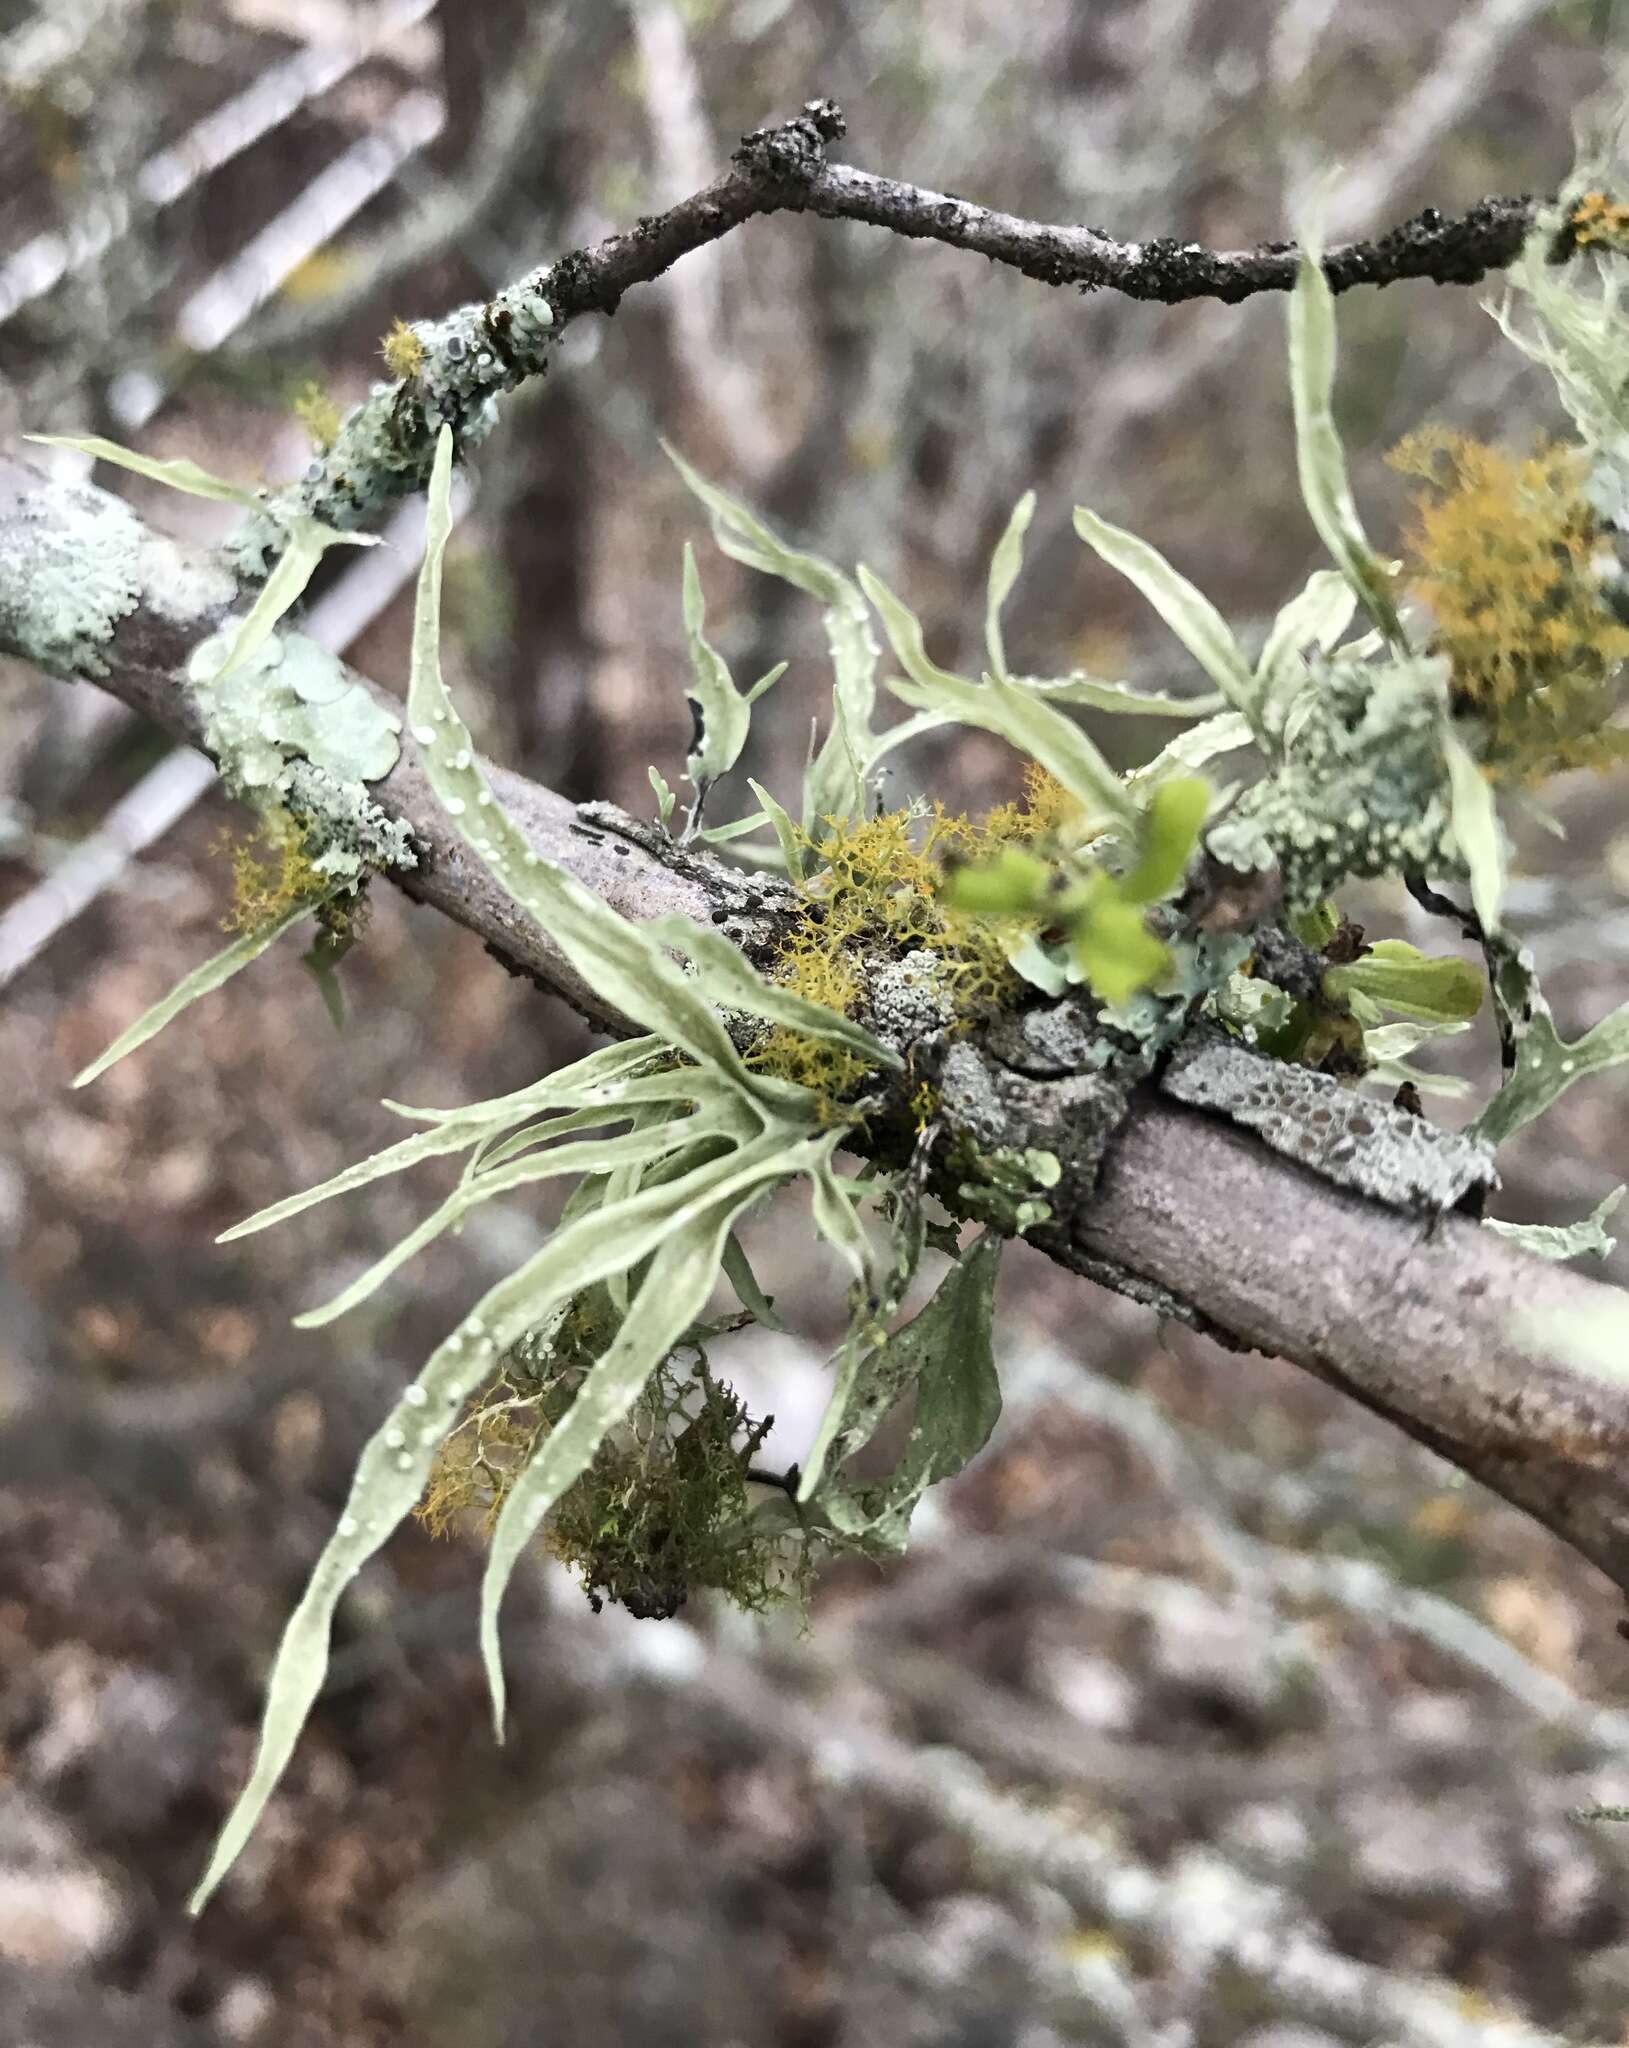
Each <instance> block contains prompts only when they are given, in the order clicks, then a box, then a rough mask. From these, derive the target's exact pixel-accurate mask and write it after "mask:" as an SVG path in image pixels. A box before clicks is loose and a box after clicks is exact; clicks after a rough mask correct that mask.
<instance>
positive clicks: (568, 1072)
mask: <svg viewBox="0 0 1629 2048" xmlns="http://www.w3.org/2000/svg"><path fill="white" fill-rule="evenodd" d="M667 1049H668V1048H667V1043H666V1041H665V1040H664V1039H661V1038H658V1037H657V1036H656V1035H655V1033H654V1032H652V1033H650V1034H648V1035H647V1036H646V1037H644V1038H624V1039H620V1040H618V1042H617V1043H616V1044H615V1045H602V1046H601V1047H600V1049H599V1051H598V1052H591V1053H587V1054H585V1055H584V1057H583V1058H582V1059H580V1060H575V1061H573V1062H572V1064H571V1065H570V1066H569V1067H561V1068H559V1069H558V1071H557V1072H555V1073H552V1074H545V1075H544V1077H543V1079H542V1080H541V1081H529V1082H528V1083H527V1084H526V1086H525V1087H524V1088H517V1089H515V1091H514V1092H513V1093H512V1094H510V1095H495V1096H493V1097H492V1098H491V1099H490V1100H489V1101H486V1102H467V1103H463V1104H461V1105H460V1106H459V1107H458V1108H457V1109H414V1108H412V1107H411V1106H410V1105H408V1104H407V1103H404V1102H392V1101H391V1099H390V1098H389V1096H386V1097H385V1098H384V1106H385V1108H386V1109H388V1110H389V1111H390V1112H391V1114H392V1115H394V1116H402V1117H407V1118H408V1119H409V1120H410V1121H411V1122H413V1123H420V1124H472V1123H473V1124H479V1123H486V1122H488V1121H490V1119H491V1118H492V1117H493V1116H495V1115H497V1114H500V1113H502V1112H506V1111H508V1110H509V1109H511V1108H512V1109H514V1111H515V1112H516V1117H517V1118H518V1117H520V1116H525V1115H528V1114H529V1113H531V1112H532V1111H534V1110H538V1111H542V1110H548V1109H580V1108H582V1107H584V1106H585V1105H587V1104H589V1103H593V1102H599V1101H608V1100H611V1099H612V1098H610V1097H602V1096H601V1095H599V1094H598V1093H597V1092H595V1091H597V1090H598V1089H599V1088H602V1087H605V1086H608V1085H609V1084H610V1083H612V1082H621V1081H625V1080H626V1079H627V1078H628V1077H629V1076H630V1075H635V1074H637V1073H638V1072H639V1071H640V1069H641V1068H642V1067H644V1066H645V1065H646V1064H647V1062H648V1061H650V1060H651V1059H653V1058H655V1057H657V1056H658V1055H665V1054H666V1052H667ZM682 1071H683V1070H682V1069H680V1070H676V1071H675V1078H679V1076H680V1075H681V1074H682Z"/></svg>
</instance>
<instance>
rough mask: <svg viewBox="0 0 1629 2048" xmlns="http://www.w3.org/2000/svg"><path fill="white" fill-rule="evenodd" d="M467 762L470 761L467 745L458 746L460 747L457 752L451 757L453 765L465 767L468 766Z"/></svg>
mask: <svg viewBox="0 0 1629 2048" xmlns="http://www.w3.org/2000/svg"><path fill="white" fill-rule="evenodd" d="M469 762H470V753H469V748H468V747H460V748H459V749H458V752H457V753H456V754H454V755H453V758H452V764H453V766H454V767H455V768H467V767H468V766H469Z"/></svg>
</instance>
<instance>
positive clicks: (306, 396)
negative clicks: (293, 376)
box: [294, 378, 343, 455]
mask: <svg viewBox="0 0 1629 2048" xmlns="http://www.w3.org/2000/svg"><path fill="white" fill-rule="evenodd" d="M294 417H295V418H296V419H297V420H298V421H299V422H300V425H301V426H302V427H304V428H305V430H306V433H307V434H308V435H309V436H310V440H311V445H312V447H313V448H315V449H316V451H317V453H318V454H319V455H322V454H326V453H327V451H328V450H329V449H330V448H332V447H333V445H334V443H335V442H336V441H337V440H338V439H339V430H340V427H341V425H342V424H343V421H342V419H341V415H340V410H339V407H338V406H337V405H336V404H335V403H334V401H333V400H332V399H331V398H330V397H329V396H328V393H327V392H326V391H324V390H323V388H322V386H321V385H320V384H319V383H318V382H317V381H316V379H315V378H312V379H310V380H309V381H308V382H307V383H305V384H302V385H301V387H300V389H299V390H298V391H297V392H296V393H295V394H294Z"/></svg>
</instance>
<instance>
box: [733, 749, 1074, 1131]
mask: <svg viewBox="0 0 1629 2048" xmlns="http://www.w3.org/2000/svg"><path fill="white" fill-rule="evenodd" d="M1080 817H1081V806H1080V805H1079V803H1078V802H1077V801H1076V799H1075V798H1074V797H1072V796H1071V795H1070V793H1069V792H1068V791H1067V790H1066V789H1065V788H1064V787H1063V785H1062V784H1061V783H1059V782H1058V781H1057V780H1056V779H1055V778H1054V777H1053V776H1051V775H1049V774H1048V773H1047V772H1046V770H1045V769H1044V768H1041V767H1040V766H1038V765H1037V764H1036V763H1035V762H1033V761H1032V762H1029V763H1027V764H1026V766H1025V770H1024V786H1023V795H1022V797H1021V798H1019V799H1017V800H1015V801H1011V802H1008V803H1003V804H998V805H996V806H995V807H994V808H993V809H991V810H989V811H986V812H984V813H983V814H982V815H980V816H977V817H973V816H968V815H967V814H965V813H960V812H952V811H948V810H946V808H945V807H944V805H943V804H941V803H933V804H931V805H930V804H916V805H906V806H902V807H901V808H899V809H897V810H892V811H881V812H878V813H877V814H876V815H875V816H873V817H869V818H835V817H833V818H826V819H824V820H822V824H823V825H824V828H825V831H824V836H823V837H821V838H820V839H819V841H818V842H816V841H815V840H814V839H813V838H812V837H810V836H809V835H808V834H802V833H800V834H799V839H800V842H801V844H802V846H803V847H804V849H805V852H806V854H807V856H808V860H809V863H810V864H811V865H812V864H813V863H815V862H816V861H818V862H819V863H821V865H820V866H819V868H818V871H817V872H815V873H813V874H811V875H809V876H808V877H807V878H806V879H805V880H803V881H802V882H800V883H799V885H798V895H799V899H800V909H801V915H800V917H799V919H798V922H797V924H796V925H795V926H794V927H793V929H792V931H791V933H790V935H789V936H788V937H787V938H786V940H785V941H783V943H782V945H781V947H780V950H779V953H778V955H777V957H776V959H775V962H774V965H773V967H772V969H771V973H772V976H773V978H774V979H776V980H778V981H779V982H780V983H781V984H782V985H783V986H784V987H786V988H788V989H790V990H792V991H793V992H794V993H796V994H797V995H800V996H804V997H806V998H807V999H808V1000H809V1001H811V1002H816V1003H820V1004H822V1005H824V1007H826V1008H827V1009H831V1010H837V1011H840V1012H841V1013H842V1014H843V1015H845V1016H858V1015H860V1013H861V1011H862V1009H863V1008H864V1007H865V1004H866V1001H867V995H868V989H869V982H868V980H867V975H866V963H867V961H868V960H869V961H872V962H881V961H888V960H899V959H903V958H905V957H907V956H914V958H915V959H916V961H917V962H918V963H919V965H920V966H921V968H922V969H923V972H924V973H925V975H926V976H927V978H928V982H929V984H930V988H929V990H928V991H925V993H929V994H930V995H936V996H937V997H938V998H939V1001H940V1006H941V1008H942V1011H943V1021H944V1026H945V1028H947V1029H949V1030H950V1031H952V1032H954V1033H960V1032H965V1031H967V1030H969V1029H971V1028H972V1027H973V1026H974V1025H976V1024H977V1023H978V1022H979V1021H980V1020H981V1019H984V1018H988V1017H989V1016H991V1015H992V1014H993V1013H994V1012H995V1011H996V1010H998V1009H1000V1008H1001V1007H1002V1006H1003V1005H1004V1004H1006V1003H1010V1002H1011V1001H1012V1000H1013V998H1014V997H1015V996H1016V995H1017V994H1018V992H1019V990H1020V988H1021V987H1022V982H1021V979H1020V977H1019V975H1018V974H1017V972H1016V971H1015V969H1014V968H1013V965H1012V959H1011V956H1012V954H1013V952H1014V951H1015V950H1016V949H1017V947H1018V946H1019V945H1020V944H1021V943H1022V941H1023V940H1024V939H1025V938H1026V937H1027V936H1029V935H1031V934H1032V933H1033V932H1034V930H1035V928H1036V920H1035V919H1034V918H1033V917H1027V916H1010V917H1002V916H990V915H987V914H985V913H984V912H981V911H971V910H964V909H959V908H957V907H956V905H955V904H954V903H953V902H951V901H949V900H947V897H946V893H945V887H944V884H945V879H946V876H947V875H948V874H949V873H952V872H953V871H955V870H956V869H957V868H961V867H973V866H978V865H982V864H985V863H988V862H990V861H993V860H995V859H996V858H998V857H999V855H1000V854H1001V853H1002V851H1003V850H1004V849H1005V848H1008V847H1013V846H1023V847H1036V848H1045V847H1049V846H1051V845H1052V844H1053V843H1054V842H1055V841H1056V840H1057V839H1058V837H1059V835H1060V834H1062V833H1065V832H1067V831H1069V830H1070V828H1072V827H1075V826H1078V823H1079V821H1080ZM746 1057H747V1063H748V1065H749V1066H751V1067H753V1068H755V1069H756V1070H757V1071H759V1072H760V1073H766V1074H774V1075H776V1076H778V1077H779V1078H781V1079H784V1080H789V1081H796V1082H798V1083H799V1084H800V1085H802V1086H803V1087H806V1088H810V1089H813V1090H814V1091H816V1092H817V1093H818V1094H819V1095H821V1096H822V1097H823V1098H825V1099H826V1100H828V1101H829V1102H830V1103H831V1104H832V1106H833V1110H834V1111H835V1110H836V1109H837V1107H838V1106H839V1105H841V1104H842V1103H843V1102H845V1101H846V1100H847V1099H848V1098H849V1097H851V1096H852V1094H853V1093H854V1090H855V1089H856V1088H857V1087H858V1086H859V1085H860V1084H861V1083H862V1082H863V1081H864V1080H865V1079H866V1077H867V1075H868V1073H869V1071H870V1070H869V1068H868V1066H867V1064H866V1062H865V1061H864V1060H863V1059H862V1058H861V1057H860V1056H859V1055H858V1054H857V1053H854V1052H852V1051H850V1050H848V1049H847V1048H846V1047H844V1046H842V1045H839V1044H835V1043H833V1042H832V1041H830V1040H823V1039H815V1038H811V1037H809V1036H808V1035H807V1034H805V1033H803V1032H800V1031H798V1030H796V1029H795V1028H794V1027H792V1026H790V1025H785V1024H776V1025H772V1026H770V1027H769V1028H768V1029H767V1030H765V1031H763V1032H762V1033H760V1035H759V1037H758V1039H757V1040H756V1042H755V1043H754V1044H753V1045H752V1046H751V1048H750V1049H749V1051H748V1053H747V1055H746Z"/></svg>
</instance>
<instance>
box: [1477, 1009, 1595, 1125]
mask: <svg viewBox="0 0 1629 2048" xmlns="http://www.w3.org/2000/svg"><path fill="white" fill-rule="evenodd" d="M1625 1060H1629V1003H1625V1004H1624V1005H1623V1006H1622V1008H1621V1009H1617V1010H1613V1011H1612V1012H1611V1013H1610V1014H1609V1015H1608V1016H1605V1017H1603V1018H1602V1019H1601V1021H1600V1023H1599V1024H1597V1025H1596V1026H1595V1027H1594V1029H1593V1030H1591V1031H1586V1032H1585V1033H1584V1035H1583V1037H1582V1038H1579V1039H1575V1040H1574V1041H1573V1043H1572V1044H1570V1045H1569V1044H1568V1043H1567V1041H1566V1040H1565V1039H1564V1038H1562V1037H1561V1035H1560V1034H1559V1033H1558V1032H1557V1030H1556V1028H1555V1020H1554V1018H1553V1017H1552V1016H1551V1015H1550V1012H1549V1009H1548V1007H1547V1006H1544V1007H1540V1008H1538V1009H1537V1010H1536V1011H1535V1013H1534V1015H1533V1017H1532V1020H1531V1022H1530V1023H1529V1024H1528V1025H1527V1027H1526V1029H1525V1031H1524V1032H1523V1033H1522V1035H1521V1041H1520V1044H1519V1046H1518V1048H1517V1053H1516V1070H1515V1072H1514V1073H1513V1074H1512V1075H1511V1076H1510V1078H1509V1079H1508V1080H1507V1081H1506V1082H1505V1085H1504V1086H1503V1087H1502V1088H1501V1089H1500V1090H1499V1093H1498V1094H1497V1095H1496V1096H1495V1097H1494V1098H1493V1100H1492V1101H1491V1102H1490V1103H1489V1104H1488V1106H1487V1108H1486V1109H1484V1110H1483V1112H1482V1114H1481V1115H1480V1116H1479V1117H1478V1118H1477V1119H1476V1122H1475V1123H1474V1124H1472V1126H1471V1131H1470V1135H1471V1136H1472V1137H1477V1138H1481V1139H1483V1140H1484V1141H1485V1142H1486V1143H1487V1144H1489V1145H1502V1144H1503V1143H1504V1141H1505V1139H1506V1138H1508V1137H1510V1136H1511V1134H1512V1133H1513V1132H1515V1131H1519V1130H1520V1129H1521V1127H1522V1125H1523V1124H1526V1123H1531V1122H1532V1120H1533V1118H1534V1117H1536V1116H1542V1115H1543V1113H1544V1112H1545V1110H1547V1109H1548V1108H1549V1107H1550V1105H1551V1103H1552V1102H1554V1101H1555V1100H1556V1098H1557V1097H1558V1096H1560V1095H1563V1094H1565V1092H1566V1091H1567V1089H1569V1088H1570V1087H1571V1086H1572V1084H1573V1083H1574V1082H1575V1081H1581V1080H1583V1079H1584V1077H1585V1075H1587V1074H1599V1073H1603V1072H1604V1071H1605V1070H1606V1069H1607V1068H1608V1067H1615V1066H1618V1065H1620V1064H1621V1063H1622V1062H1624V1061H1625Z"/></svg>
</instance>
